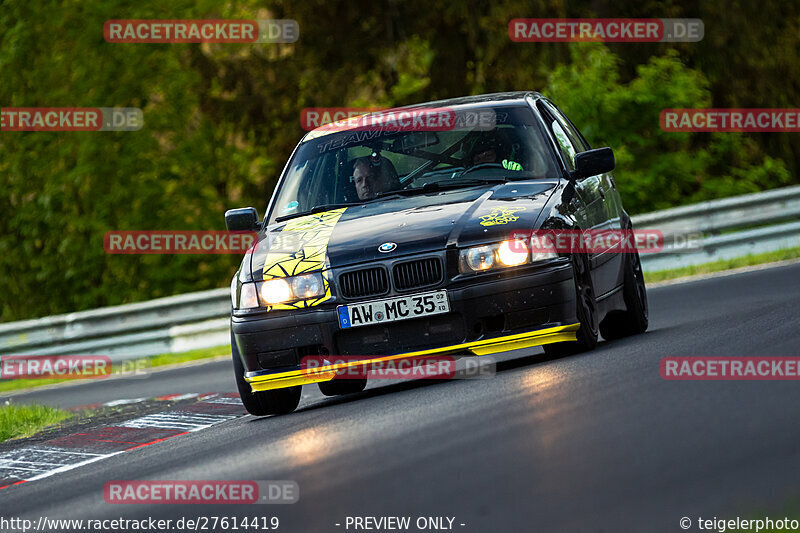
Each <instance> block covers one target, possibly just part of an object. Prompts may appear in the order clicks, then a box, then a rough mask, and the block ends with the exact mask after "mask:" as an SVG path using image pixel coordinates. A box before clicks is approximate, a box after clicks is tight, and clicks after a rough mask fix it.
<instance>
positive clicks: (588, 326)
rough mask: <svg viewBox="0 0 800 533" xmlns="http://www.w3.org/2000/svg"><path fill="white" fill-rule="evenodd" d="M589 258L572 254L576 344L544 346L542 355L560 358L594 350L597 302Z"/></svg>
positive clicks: (595, 343) (559, 343) (565, 343)
mask: <svg viewBox="0 0 800 533" xmlns="http://www.w3.org/2000/svg"><path fill="white" fill-rule="evenodd" d="M589 265H590V264H589V257H588V256H587V255H585V254H573V256H572V275H573V278H574V280H575V304H576V306H577V309H576V316H577V318H578V322H580V324H581V326H580V328H578V331H577V333H576V336H577V338H578V340H577V342H558V343H555V344H545V345H544V346H543V347H542V348H544V353H545V354H547V355H548V356H552V357H561V356H564V355H572V354H576V353H581V352H588V351H589V350H594V348H595V347H596V346H597V331H598V328H599V325H598V318H597V300H596V299H595V294H594V283H593V282H592V273H591V269H590V266H589Z"/></svg>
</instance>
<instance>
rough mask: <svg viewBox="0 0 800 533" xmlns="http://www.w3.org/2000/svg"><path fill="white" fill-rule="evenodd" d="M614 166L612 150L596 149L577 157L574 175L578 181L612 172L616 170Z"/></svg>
mask: <svg viewBox="0 0 800 533" xmlns="http://www.w3.org/2000/svg"><path fill="white" fill-rule="evenodd" d="M614 166H615V162H614V152H613V151H612V150H611V148H608V147H605V148H595V149H594V150H587V151H585V152H581V153H579V154H576V155H575V170H574V171H573V174H574V176H575V177H576V178H578V179H581V178H588V177H589V176H597V175H598V174H602V173H604V172H611V171H612V170H614Z"/></svg>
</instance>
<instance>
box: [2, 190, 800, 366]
mask: <svg viewBox="0 0 800 533" xmlns="http://www.w3.org/2000/svg"><path fill="white" fill-rule="evenodd" d="M791 218H798V219H800V186H797V187H786V188H783V189H776V190H772V191H766V192H761V193H755V194H748V195H744V196H738V197H734V198H726V199H723V200H715V201H711V202H703V203H699V204H694V205H688V206H682V207H677V208H674V209H667V210H665V211H657V212H654V213H647V214H643V215H638V216H635V217H633V223H634V227H635V228H638V229H659V230H661V231H662V232H663V233H664V235H665V240H667V241H668V242H669V243H672V242H673V241H674V239H675V237H676V236H679V235H681V234H684V233H697V232H702V233H703V234H704V238H703V241H702V247H701V248H699V249H696V250H692V251H686V250H683V249H680V248H679V247H676V246H674V245H673V244H669V245H668V246H666V247H665V248H664V250H663V251H662V252H660V253H656V254H649V253H644V254H642V256H641V257H642V265H643V268H644V269H645V270H646V271H656V270H664V269H670V268H677V267H681V266H687V265H696V264H701V263H707V262H710V261H716V260H719V259H729V258H734V257H741V256H743V255H747V254H749V253H763V252H768V251H773V250H780V249H785V248H792V247H797V246H800V221H795V222H786V221H787V220H788V219H791ZM782 222H783V223H782ZM762 224H772V225H769V226H766V227H759V228H755V229H746V230H744V231H738V232H733V233H726V234H722V235H716V233H718V232H720V231H728V230H732V229H736V228H747V227H752V226H756V225H762ZM229 312H230V291H229V289H227V288H225V289H214V290H210V291H203V292H195V293H190V294H183V295H179V296H170V297H168V298H159V299H156V300H150V301H147V302H141V303H135V304H129V305H120V306H115V307H104V308H101V309H94V310H91V311H81V312H77V313H70V314H66V315H57V316H51V317H46V318H40V319H36V320H24V321H21V322H10V323H6V324H0V355H12V354H13V355H73V354H77V355H107V356H109V357H110V358H111V360H112V361H115V362H116V361H122V360H126V359H132V358H137V357H144V356H148V355H157V354H162V353H177V352H183V351H187V350H191V349H195V348H203V347H213V346H223V345H225V344H228V343H229V342H230V336H229V331H228V328H229V325H228V315H229Z"/></svg>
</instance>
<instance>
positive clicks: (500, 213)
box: [249, 179, 558, 281]
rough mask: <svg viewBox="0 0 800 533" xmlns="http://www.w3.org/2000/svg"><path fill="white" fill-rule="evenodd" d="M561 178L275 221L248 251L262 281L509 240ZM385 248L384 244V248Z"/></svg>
mask: <svg viewBox="0 0 800 533" xmlns="http://www.w3.org/2000/svg"><path fill="white" fill-rule="evenodd" d="M557 184H558V181H557V180H543V179H540V180H530V181H516V182H510V183H504V184H498V185H496V186H494V187H485V186H484V187H471V188H468V189H456V190H450V191H441V192H432V193H430V194H425V195H418V196H412V197H399V198H398V197H393V198H387V199H385V200H379V201H376V202H370V203H366V204H362V205H358V206H353V207H347V208H341V209H334V210H331V211H327V212H324V213H317V214H312V215H307V216H304V217H298V218H296V219H291V220H288V221H286V222H284V223H281V224H276V225H273V226H271V227H270V228H268V230H267V231H265V232H264V233H262V234H261V235H260V236H259V237H260V241H259V243H258V246H257V247H256V248H255V251H254V252H253V253H252V254H250V258H251V264H250V265H249V266H250V267H251V269H252V270H251V272H252V274H253V276H252V278H253V279H255V280H257V281H259V280H262V279H271V278H273V277H285V276H291V275H297V274H301V273H304V272H311V271H315V270H321V269H324V268H328V267H334V268H335V267H342V266H348V265H354V264H358V263H366V262H370V261H374V260H379V259H388V258H396V257H401V256H405V255H414V254H419V253H424V252H431V251H438V250H443V249H445V248H446V247H448V246H470V245H473V244H484V243H488V242H496V241H500V240H503V239H506V238H508V237H510V236H511V234H512V233H513V232H515V231H526V230H531V229H533V226H534V224H535V222H536V220H537V218H538V216H539V213H540V212H541V211H542V208H543V207H544V205H545V204H546V203H547V200H548V199H549V198H550V195H551V194H552V192H553V190H554V189H555V187H556V185H557ZM383 244H386V246H385V247H384V249H385V250H387V251H384V252H382V251H380V250H379V247H381V245H383Z"/></svg>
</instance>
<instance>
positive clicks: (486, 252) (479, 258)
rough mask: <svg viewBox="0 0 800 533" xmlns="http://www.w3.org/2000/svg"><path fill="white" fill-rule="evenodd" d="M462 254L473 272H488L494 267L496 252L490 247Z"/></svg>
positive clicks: (470, 250)
mask: <svg viewBox="0 0 800 533" xmlns="http://www.w3.org/2000/svg"><path fill="white" fill-rule="evenodd" d="M461 253H462V257H464V259H465V262H466V264H467V266H468V267H469V268H470V269H471V270H475V271H480V270H487V269H489V268H492V267H493V266H494V250H492V248H491V247H489V246H476V247H475V248H469V249H468V250H464V251H462V252H461Z"/></svg>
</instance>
